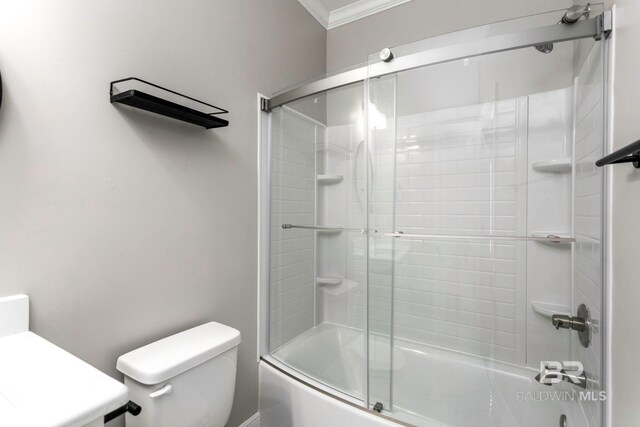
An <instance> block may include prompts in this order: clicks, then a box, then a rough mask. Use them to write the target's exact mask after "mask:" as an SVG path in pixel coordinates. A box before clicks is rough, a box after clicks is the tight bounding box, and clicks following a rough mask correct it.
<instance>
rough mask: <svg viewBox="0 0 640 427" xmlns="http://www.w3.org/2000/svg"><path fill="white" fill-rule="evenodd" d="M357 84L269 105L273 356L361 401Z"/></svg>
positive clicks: (362, 248)
mask: <svg viewBox="0 0 640 427" xmlns="http://www.w3.org/2000/svg"><path fill="white" fill-rule="evenodd" d="M363 96H364V85H363V84H362V83H360V84H354V85H351V86H347V87H343V88H339V89H334V90H331V91H329V92H326V93H322V94H320V95H316V96H313V97H309V98H303V99H301V100H298V101H295V102H292V103H289V104H287V105H285V106H283V107H281V108H276V109H274V110H273V111H272V115H271V141H272V142H271V145H272V146H271V158H272V160H271V228H270V232H271V248H270V249H271V269H270V272H271V275H270V313H269V314H270V351H271V356H273V357H274V358H275V359H277V360H278V361H279V362H281V363H283V364H285V365H286V366H288V367H289V368H292V369H294V370H296V371H298V372H299V373H301V374H303V375H305V376H306V377H307V378H308V379H311V380H314V381H317V382H319V383H320V384H321V385H324V386H328V387H330V388H332V389H333V390H335V391H337V392H340V393H343V395H342V397H343V398H348V399H351V400H353V401H355V402H357V403H361V402H363V401H364V399H365V395H366V385H367V382H366V369H367V363H366V361H367V348H366V343H367V340H366V335H365V318H366V313H367V311H366V300H365V297H366V279H367V275H366V265H367V263H366V260H367V258H366V244H367V234H366V231H365V230H366V218H367V216H366V207H367V206H366V185H367V181H366V175H365V171H366V164H365V156H366V147H365V142H364V115H363V109H362V100H363Z"/></svg>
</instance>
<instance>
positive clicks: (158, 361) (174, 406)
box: [116, 322, 240, 427]
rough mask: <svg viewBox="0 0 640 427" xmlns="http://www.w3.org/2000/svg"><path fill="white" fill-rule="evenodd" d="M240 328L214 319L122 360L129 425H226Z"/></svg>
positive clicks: (229, 411) (211, 426)
mask: <svg viewBox="0 0 640 427" xmlns="http://www.w3.org/2000/svg"><path fill="white" fill-rule="evenodd" d="M239 344H240V332H238V331H237V330H236V329H233V328H230V327H229V326H225V325H221V324H220V323H216V322H211V323H206V324H204V325H201V326H197V327H195V328H193V329H189V330H186V331H184V332H180V333H178V334H176V335H172V336H170V337H167V338H164V339H162V340H160V341H156V342H154V343H151V344H149V345H147V346H144V347H141V348H139V349H137V350H133V351H131V352H129V353H127V354H125V355H122V356H120V357H119V358H118V363H117V366H116V367H117V369H118V370H119V371H120V372H122V373H123V374H124V375H125V380H124V382H125V385H126V386H127V387H128V389H129V399H131V400H132V401H133V402H135V403H137V404H138V405H140V406H141V407H142V411H141V413H140V414H139V415H137V416H133V415H131V414H127V415H126V425H127V427H176V426H180V427H196V426H197V427H222V426H224V425H225V424H226V422H227V421H228V419H229V414H230V413H231V406H232V404H233V394H234V390H235V382H236V366H237V354H238V345H239Z"/></svg>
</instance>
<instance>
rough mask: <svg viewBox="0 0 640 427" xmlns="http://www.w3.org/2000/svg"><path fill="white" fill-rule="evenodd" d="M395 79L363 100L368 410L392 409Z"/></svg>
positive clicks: (374, 86)
mask: <svg viewBox="0 0 640 427" xmlns="http://www.w3.org/2000/svg"><path fill="white" fill-rule="evenodd" d="M395 92H396V77H395V76H394V75H391V76H385V77H381V78H375V79H370V80H369V87H368V101H367V107H366V108H367V125H368V153H369V163H368V166H369V170H368V171H367V176H368V187H369V188H368V191H369V193H368V194H369V204H368V206H369V210H368V213H369V263H368V273H369V286H368V308H369V310H368V326H369V328H368V329H369V369H368V375H369V406H370V407H373V408H376V405H378V406H377V408H378V409H384V410H392V408H393V395H392V393H391V388H392V380H393V375H392V365H393V361H394V359H395V356H396V354H395V353H394V350H393V327H392V323H393V298H394V294H393V271H394V262H395V259H394V257H395V254H396V253H397V249H398V244H397V243H398V242H395V241H394V240H393V239H389V238H388V237H385V234H387V233H390V232H392V231H393V230H394V227H395V225H394V220H395V218H394V209H395V192H394V182H395V167H396V140H395V138H396V111H395V103H394V101H395Z"/></svg>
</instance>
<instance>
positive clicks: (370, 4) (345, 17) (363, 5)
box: [298, 0, 411, 30]
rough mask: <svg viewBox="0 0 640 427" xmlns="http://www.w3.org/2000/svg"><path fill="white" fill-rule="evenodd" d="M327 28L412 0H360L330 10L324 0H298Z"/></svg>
mask: <svg viewBox="0 0 640 427" xmlns="http://www.w3.org/2000/svg"><path fill="white" fill-rule="evenodd" d="M298 1H299V2H300V3H301V4H302V5H303V6H304V7H305V9H307V10H308V11H309V13H310V14H311V15H312V16H313V17H314V18H316V20H317V21H318V22H319V23H320V24H322V26H323V27H325V28H326V29H327V30H330V29H332V28H336V27H339V26H340V25H344V24H348V23H349V22H353V21H357V20H358V19H362V18H364V17H367V16H369V15H373V14H375V13H379V12H382V11H384V10H387V9H391V8H392V7H396V6H399V5H401V4H403V3H407V2H410V1H411V0H358V1H356V2H354V3H351V4H349V5H347V6H344V7H341V8H339V9H335V10H331V11H330V10H328V9H327V8H326V6H325V5H324V4H323V3H322V0H298Z"/></svg>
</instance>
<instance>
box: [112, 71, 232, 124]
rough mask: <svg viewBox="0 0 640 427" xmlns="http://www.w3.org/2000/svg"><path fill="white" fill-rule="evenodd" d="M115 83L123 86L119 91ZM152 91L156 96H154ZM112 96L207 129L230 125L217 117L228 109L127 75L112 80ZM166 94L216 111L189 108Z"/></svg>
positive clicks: (117, 101)
mask: <svg viewBox="0 0 640 427" xmlns="http://www.w3.org/2000/svg"><path fill="white" fill-rule="evenodd" d="M116 85H120V86H122V88H121V90H120V91H119V92H118V93H114V86H116ZM140 87H142V88H143V89H144V91H143V90H141V89H140ZM152 92H153V93H156V94H157V95H151V93H152ZM160 94H162V95H160ZM109 95H110V100H111V103H112V104H113V103H119V104H125V105H128V106H130V107H134V108H139V109H141V110H145V111H150V112H152V113H156V114H160V115H162V116H165V117H170V118H172V119H176V120H180V121H183V122H187V123H191V124H194V125H197V126H202V127H204V128H205V129H213V128H219V127H225V126H228V125H229V122H228V121H227V120H224V119H221V118H219V117H217V115H218V114H226V113H228V111H227V110H225V109H223V108H220V107H216V106H215V105H211V104H207V103H206V102H203V101H199V100H197V99H194V98H191V97H189V96H186V95H183V94H181V93H178V92H174V91H172V90H169V89H166V88H164V87H162V86H158V85H156V84H153V83H149V82H147V81H144V80H141V79H138V78H136V77H128V78H126V79H121V80H116V81H113V82H111V85H110V89H109ZM166 95H168V96H169V97H171V96H173V97H177V98H179V99H180V100H181V102H182V103H184V104H198V105H200V106H202V105H204V106H206V107H208V108H212V109H214V110H215V111H213V112H209V113H206V112H204V111H199V110H196V109H194V108H190V107H187V106H186V105H182V104H178V103H177V102H173V101H170V100H168V99H166Z"/></svg>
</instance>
